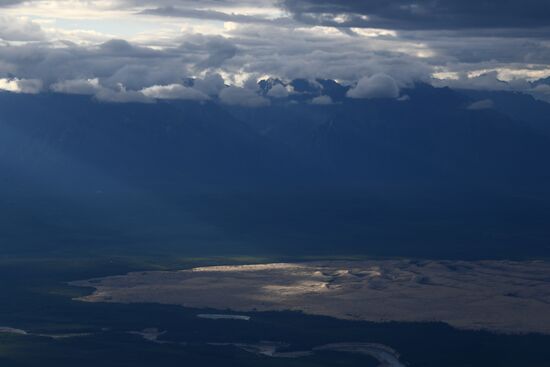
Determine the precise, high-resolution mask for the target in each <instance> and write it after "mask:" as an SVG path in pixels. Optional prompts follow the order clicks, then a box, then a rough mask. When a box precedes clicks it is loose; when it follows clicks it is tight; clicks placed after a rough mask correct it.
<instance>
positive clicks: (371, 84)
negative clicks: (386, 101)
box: [347, 74, 399, 98]
mask: <svg viewBox="0 0 550 367" xmlns="http://www.w3.org/2000/svg"><path fill="white" fill-rule="evenodd" d="M347 96H348V97H350V98H397V97H399V87H398V86H397V83H396V82H395V80H394V79H393V78H392V77H390V76H389V75H386V74H375V75H372V76H370V77H364V78H361V79H360V80H359V81H358V82H357V85H356V86H355V87H353V88H352V89H350V90H349V91H348V93H347Z"/></svg>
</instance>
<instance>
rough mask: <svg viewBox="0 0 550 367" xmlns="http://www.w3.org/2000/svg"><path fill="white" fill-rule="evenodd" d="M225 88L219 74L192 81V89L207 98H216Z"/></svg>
mask: <svg viewBox="0 0 550 367" xmlns="http://www.w3.org/2000/svg"><path fill="white" fill-rule="evenodd" d="M225 87H226V85H225V82H224V80H223V78H222V77H221V76H220V75H219V74H207V75H206V76H205V77H204V78H202V79H196V80H194V81H193V88H195V89H196V90H198V91H201V92H202V93H204V94H206V95H208V96H217V95H218V94H219V93H220V92H221V91H222V90H223V89H224V88H225Z"/></svg>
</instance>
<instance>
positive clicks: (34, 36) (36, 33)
mask: <svg viewBox="0 0 550 367" xmlns="http://www.w3.org/2000/svg"><path fill="white" fill-rule="evenodd" d="M44 39H45V36H44V32H43V31H42V28H41V27H40V26H39V25H38V24H36V23H33V22H32V21H30V20H25V19H19V18H13V17H8V16H2V15H0V40H4V41H43V40H44Z"/></svg>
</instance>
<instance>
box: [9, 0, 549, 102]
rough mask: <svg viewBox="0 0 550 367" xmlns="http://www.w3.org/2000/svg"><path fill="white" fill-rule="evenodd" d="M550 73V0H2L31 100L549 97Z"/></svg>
mask: <svg viewBox="0 0 550 367" xmlns="http://www.w3.org/2000/svg"><path fill="white" fill-rule="evenodd" d="M549 76H550V2H549V1H548V0H523V1H516V0H416V1H412V0H393V1H389V0H255V1H252V0H202V1H197V0H156V1H153V0H57V1H55V0H29V1H23V0H0V89H3V90H8V91H12V92H19V93H38V92H44V91H55V92H62V93H77V94H91V95H96V97H98V98H100V99H105V100H111V101H117V102H124V101H143V102H147V101H149V100H150V98H173V99H195V100H205V99H208V98H210V96H212V95H218V94H219V93H220V92H221V90H222V89H223V88H224V85H231V86H233V87H232V89H231V91H230V92H227V91H226V92H224V93H225V94H229V97H235V96H241V97H243V96H244V98H245V99H246V98H252V97H253V96H252V95H251V94H250V93H248V91H247V90H244V91H243V90H242V89H247V88H248V89H250V88H253V87H250V86H251V85H252V86H253V85H255V82H256V81H257V80H259V79H262V78H267V77H274V78H280V79H282V80H290V79H294V78H307V79H315V78H327V79H334V80H337V81H339V82H341V83H343V84H348V85H354V86H355V85H356V87H355V88H356V92H357V93H355V95H357V96H358V97H361V96H362V95H366V94H365V93H363V94H361V93H359V91H362V90H363V89H361V88H360V87H361V86H362V85H368V83H369V82H370V83H373V82H375V81H376V82H378V83H386V84H384V86H385V87H384V88H385V89H386V92H385V93H386V94H387V95H390V94H391V95H394V94H395V93H392V92H391V90H390V89H392V88H394V87H395V86H397V88H400V87H403V86H409V85H412V84H413V83H414V82H418V81H422V82H428V83H432V84H434V85H436V86H451V87H455V88H474V89H494V90H519V91H524V92H527V93H530V94H532V95H534V96H535V97H537V98H540V99H542V100H548V101H550V86H549V85H547V84H538V85H537V84H533V83H531V82H532V81H534V80H537V79H540V78H546V77H549ZM187 78H197V79H199V83H198V84H199V86H196V87H194V88H188V87H186V86H185V85H184V84H185V83H184V81H185V80H186V79H187ZM390 79H391V80H390ZM384 88H383V89H384ZM388 90H390V92H387V91H388ZM231 93H233V94H231ZM247 93H248V94H247ZM283 94H284V93H283ZM229 97H228V99H227V100H228V101H230V100H231V98H229ZM257 103H258V104H261V103H264V102H261V101H257Z"/></svg>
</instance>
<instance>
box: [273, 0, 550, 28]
mask: <svg viewBox="0 0 550 367" xmlns="http://www.w3.org/2000/svg"><path fill="white" fill-rule="evenodd" d="M282 5H283V6H284V7H285V8H286V9H287V10H288V11H290V12H291V13H292V14H293V15H294V17H295V19H297V20H299V21H302V22H305V23H310V24H320V25H326V26H335V27H373V28H388V29H396V30H418V29H467V28H536V27H544V26H548V24H550V4H549V3H548V0H522V1H519V0H483V1H480V0H415V1H412V0H392V1H388V0H368V1H365V0H283V1H282Z"/></svg>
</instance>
